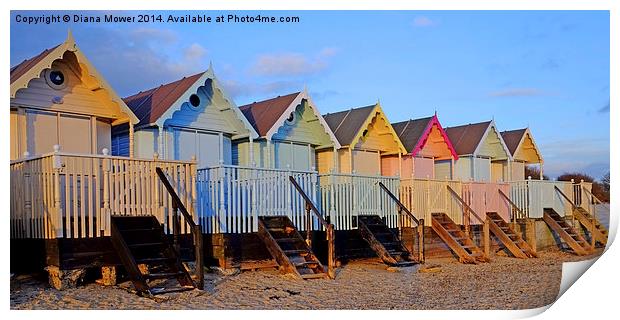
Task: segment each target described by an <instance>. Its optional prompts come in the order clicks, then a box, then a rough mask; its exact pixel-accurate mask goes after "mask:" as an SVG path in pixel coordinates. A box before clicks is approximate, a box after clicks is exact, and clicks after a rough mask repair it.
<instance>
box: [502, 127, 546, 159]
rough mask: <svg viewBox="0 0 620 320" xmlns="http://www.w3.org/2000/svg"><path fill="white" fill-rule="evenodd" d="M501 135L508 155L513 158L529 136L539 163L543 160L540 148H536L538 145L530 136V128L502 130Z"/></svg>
mask: <svg viewBox="0 0 620 320" xmlns="http://www.w3.org/2000/svg"><path fill="white" fill-rule="evenodd" d="M501 135H502V139H504V142H505V143H506V147H507V148H508V151H510V155H511V156H512V157H513V158H515V156H516V155H517V152H518V151H519V149H520V148H521V147H522V146H523V144H524V143H525V140H526V138H527V137H529V138H530V139H531V142H532V146H533V149H534V152H535V153H536V155H537V157H538V161H539V163H542V162H543V157H542V154H541V153H540V150H539V149H538V146H537V145H536V142H535V141H534V138H533V137H532V132H531V131H530V128H523V129H516V130H507V131H502V132H501Z"/></svg>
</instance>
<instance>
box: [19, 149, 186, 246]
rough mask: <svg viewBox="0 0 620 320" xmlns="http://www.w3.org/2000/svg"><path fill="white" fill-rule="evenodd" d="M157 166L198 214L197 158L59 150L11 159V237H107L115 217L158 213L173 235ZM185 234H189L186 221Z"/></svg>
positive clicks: (170, 200)
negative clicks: (164, 159) (165, 157)
mask: <svg viewBox="0 0 620 320" xmlns="http://www.w3.org/2000/svg"><path fill="white" fill-rule="evenodd" d="M156 167H160V168H162V170H163V171H164V173H165V174H166V175H167V176H168V179H169V180H170V182H171V184H172V185H173V187H174V188H175V189H176V191H177V193H178V194H179V197H180V198H181V200H182V201H183V202H184V203H185V206H186V207H187V209H188V211H189V212H190V214H192V215H193V216H194V217H195V214H194V205H193V204H194V199H195V196H196V189H195V180H196V164H195V162H187V161H185V162H184V161H167V160H166V161H163V160H158V159H135V158H126V157H115V156H108V155H107V154H104V155H93V154H73V153H64V152H59V151H56V152H53V153H49V154H45V155H42V156H37V157H27V158H25V159H20V160H16V161H12V162H11V182H10V185H11V213H10V220H11V237H12V238H43V239H53V238H63V237H64V238H92V237H100V236H109V235H110V217H111V216H112V215H125V216H141V215H154V216H156V217H157V218H158V219H159V221H160V222H162V223H163V224H164V227H165V231H166V232H168V233H170V232H171V229H172V212H171V208H172V199H171V198H170V196H169V195H168V193H167V192H165V189H164V186H163V184H162V183H161V182H160V181H159V179H158V177H157V174H156V172H155V168H156ZM181 232H183V233H187V232H190V230H189V229H188V225H187V224H183V225H182V226H181Z"/></svg>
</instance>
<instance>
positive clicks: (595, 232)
mask: <svg viewBox="0 0 620 320" xmlns="http://www.w3.org/2000/svg"><path fill="white" fill-rule="evenodd" d="M573 215H574V217H575V219H577V221H579V223H580V224H581V225H582V226H583V227H584V228H585V229H586V230H588V232H589V233H590V237H593V238H594V240H595V243H600V244H602V245H603V246H605V245H606V244H607V237H608V235H609V233H608V231H607V229H605V227H604V226H603V225H602V224H601V223H600V222H599V221H598V220H597V219H595V218H593V217H592V215H591V214H590V213H589V212H588V211H587V210H586V209H584V208H582V207H574V208H573Z"/></svg>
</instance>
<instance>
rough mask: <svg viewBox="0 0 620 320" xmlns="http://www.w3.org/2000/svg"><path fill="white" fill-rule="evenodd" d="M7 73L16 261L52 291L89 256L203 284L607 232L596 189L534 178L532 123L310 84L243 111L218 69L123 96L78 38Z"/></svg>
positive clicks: (120, 270)
mask: <svg viewBox="0 0 620 320" xmlns="http://www.w3.org/2000/svg"><path fill="white" fill-rule="evenodd" d="M127 76H128V77H131V71H130V70H128V75H127ZM10 78H11V79H10V83H11V84H10V90H11V93H10V94H11V97H10V100H11V103H10V104H11V113H10V121H11V122H10V124H11V125H10V130H11V150H10V156H11V164H10V167H11V181H10V185H11V189H10V190H11V191H10V192H11V212H10V232H11V269H12V270H13V271H16V272H19V271H27V270H37V269H39V270H42V269H43V268H45V269H46V270H47V271H48V273H49V276H50V283H52V284H53V285H54V286H55V287H57V288H62V287H63V286H66V285H67V282H66V278H69V276H68V275H70V274H71V275H75V272H76V270H78V271H79V270H91V269H93V268H95V269H97V270H101V277H102V280H101V281H103V282H105V283H108V284H109V283H114V282H115V281H116V277H119V276H123V277H127V278H128V279H129V280H131V281H132V283H133V285H134V288H135V290H136V291H137V292H138V293H142V294H147V295H148V294H157V293H164V292H170V291H180V290H187V289H192V288H194V287H201V286H202V283H203V270H204V266H205V265H218V266H220V267H223V268H241V269H260V268H273V267H277V268H279V269H280V270H282V271H283V272H290V273H294V274H296V275H298V276H299V278H302V279H310V278H325V277H332V278H333V277H334V276H335V275H336V272H335V270H336V268H337V267H338V266H340V265H341V264H342V263H344V262H346V261H347V260H350V259H354V258H364V257H379V258H381V260H382V261H383V262H385V263H386V264H387V265H391V266H396V267H399V266H408V265H412V264H416V263H423V262H424V261H425V259H426V258H427V257H436V256H453V257H455V258H456V259H458V260H459V261H461V262H463V263H484V262H488V261H490V259H492V257H493V256H494V255H495V253H496V252H500V251H503V252H504V253H506V254H508V255H510V256H513V257H515V258H524V259H526V258H535V257H536V256H537V251H539V250H542V249H546V248H550V247H560V248H561V249H565V250H567V251H570V252H573V253H575V254H578V255H586V254H590V253H592V252H593V250H594V248H595V247H596V246H600V245H604V244H605V243H606V239H607V231H606V230H605V228H604V227H603V226H601V225H600V223H599V222H598V219H597V218H596V205H597V204H598V202H600V201H598V200H597V199H596V197H594V196H593V195H592V193H591V185H590V184H589V183H584V182H583V181H572V182H559V181H549V180H542V179H540V178H538V177H536V179H532V178H531V177H526V176H525V172H526V167H527V166H530V165H538V166H539V168H538V169H539V171H540V176H541V177H542V173H543V157H542V155H541V153H540V150H539V149H538V148H537V146H536V143H535V141H534V138H533V135H532V132H531V131H530V129H529V128H523V129H517V130H510V131H500V130H499V129H498V128H497V127H496V125H495V123H494V121H485V122H480V123H475V124H465V125H460V126H455V127H447V128H444V127H443V126H442V125H441V123H440V121H439V118H438V116H437V114H434V115H430V116H429V117H426V118H420V119H413V120H407V121H403V122H398V123H392V122H390V121H389V119H388V118H387V116H386V114H385V113H384V110H383V108H382V106H381V105H380V103H379V102H377V103H373V104H371V105H369V106H366V107H359V108H352V109H346V110H343V111H340V112H336V113H328V114H321V113H320V111H319V109H318V107H317V105H316V104H315V103H314V101H313V100H312V97H311V96H310V94H309V93H308V91H307V90H306V89H304V90H303V91H300V92H295V93H291V94H287V95H282V96H278V97H274V98H272V99H268V100H264V101H259V102H254V103H251V104H248V105H244V106H237V105H236V104H235V102H234V101H233V100H232V99H231V98H230V97H229V96H228V95H227V94H226V92H225V90H224V89H223V88H222V86H221V83H220V82H219V81H218V79H217V77H216V76H215V74H214V72H213V68H212V67H211V66H210V67H209V69H208V70H207V71H206V72H202V73H198V74H195V75H190V76H186V77H184V78H182V79H180V80H178V81H174V82H171V83H168V84H163V85H160V86H158V87H155V88H151V89H147V90H143V91H140V92H138V93H136V94H134V95H132V96H129V97H126V98H120V97H119V96H118V95H117V94H116V93H115V92H114V89H113V88H112V87H111V86H110V85H109V84H108V83H107V82H106V81H105V79H104V78H103V77H102V76H101V74H99V73H98V71H97V70H96V69H95V68H94V67H93V65H92V64H91V63H90V62H89V60H88V59H87V58H86V57H85V56H84V54H83V52H82V51H81V50H80V49H79V48H78V47H77V45H76V43H75V41H74V39H73V37H72V36H71V34H70V33H69V36H68V37H67V39H66V40H65V41H64V42H63V43H61V44H59V45H58V46H56V47H53V48H50V49H47V50H45V51H43V52H41V53H40V54H38V55H36V56H34V57H32V58H30V59H27V60H24V61H23V62H22V63H20V64H18V65H16V66H14V67H12V68H11V71H10ZM84 274H86V272H84ZM72 277H73V278H75V276H72ZM159 279H164V280H165V279H176V280H177V281H178V283H179V285H178V286H177V287H172V288H171V287H165V286H164V287H157V286H155V284H156V283H158V281H160V280H159Z"/></svg>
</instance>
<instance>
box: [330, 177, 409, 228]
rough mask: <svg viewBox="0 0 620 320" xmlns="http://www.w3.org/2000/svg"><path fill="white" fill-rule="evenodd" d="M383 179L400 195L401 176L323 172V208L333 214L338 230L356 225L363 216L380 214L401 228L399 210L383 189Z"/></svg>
mask: <svg viewBox="0 0 620 320" xmlns="http://www.w3.org/2000/svg"><path fill="white" fill-rule="evenodd" d="M379 182H382V183H383V184H384V185H385V186H386V187H387V188H388V189H389V190H390V191H391V192H392V193H394V194H398V188H399V179H398V178H395V177H384V176H365V175H357V174H342V173H327V174H321V175H319V185H320V191H319V197H320V209H321V211H322V212H323V213H324V214H326V215H327V216H328V217H329V222H330V223H332V224H334V227H335V228H336V230H351V229H354V228H356V223H355V221H356V220H354V219H355V218H356V217H357V216H359V215H378V216H380V217H381V218H384V220H385V223H386V224H387V225H388V226H389V227H391V228H396V227H398V226H399V225H398V223H399V222H398V221H399V217H398V210H397V208H396V204H395V203H394V202H393V201H392V199H390V198H389V196H388V194H387V193H385V192H384V191H383V190H381V187H380V186H379Z"/></svg>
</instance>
